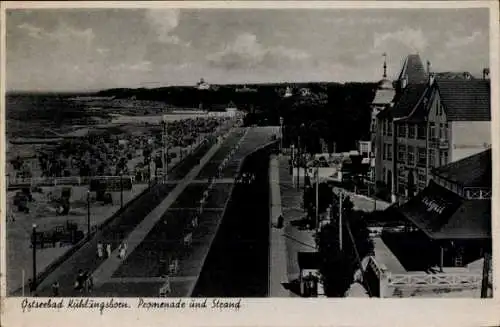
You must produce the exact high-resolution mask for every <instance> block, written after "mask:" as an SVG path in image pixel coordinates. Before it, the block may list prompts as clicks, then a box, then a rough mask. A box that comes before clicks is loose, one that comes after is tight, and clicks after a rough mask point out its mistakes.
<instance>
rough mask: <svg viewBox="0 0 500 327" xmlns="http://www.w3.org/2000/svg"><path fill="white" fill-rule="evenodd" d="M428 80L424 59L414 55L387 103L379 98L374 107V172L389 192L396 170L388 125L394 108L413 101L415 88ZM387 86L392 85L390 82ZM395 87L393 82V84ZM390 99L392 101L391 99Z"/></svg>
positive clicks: (406, 59)
mask: <svg viewBox="0 0 500 327" xmlns="http://www.w3.org/2000/svg"><path fill="white" fill-rule="evenodd" d="M384 66H385V65H384ZM426 78H427V73H426V72H425V69H424V66H423V64H422V60H421V59H420V56H419V55H418V54H410V55H408V56H407V57H406V58H405V60H404V61H403V65H402V68H401V71H400V73H399V75H398V79H397V81H395V83H394V86H395V87H394V88H393V89H392V90H391V92H390V93H389V92H387V91H386V92H387V93H386V94H385V95H386V97H385V101H380V100H377V97H375V100H374V101H373V102H374V103H373V104H372V142H373V152H374V160H373V161H372V166H373V168H372V171H373V172H374V173H372V175H374V176H373V178H374V179H375V182H376V183H375V184H380V183H382V184H385V185H386V186H387V187H388V188H389V191H391V190H392V188H391V186H392V171H393V167H392V166H393V164H392V158H393V152H394V151H395V150H394V142H393V137H394V134H393V128H392V124H388V122H389V121H392V120H391V113H392V110H393V109H392V108H393V107H394V105H395V103H397V102H400V100H401V101H406V102H408V101H410V102H411V101H413V100H412V99H411V97H412V96H413V93H415V92H414V91H415V90H414V85H415V84H419V83H422V82H423V81H425V80H426ZM386 85H388V84H387V83H386ZM391 86H392V83H391ZM403 95H405V96H404V97H403ZM389 99H390V100H389Z"/></svg>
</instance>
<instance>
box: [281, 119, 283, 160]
mask: <svg viewBox="0 0 500 327" xmlns="http://www.w3.org/2000/svg"><path fill="white" fill-rule="evenodd" d="M282 152H283V117H280V153H282Z"/></svg>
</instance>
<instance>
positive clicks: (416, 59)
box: [398, 54, 427, 84]
mask: <svg viewBox="0 0 500 327" xmlns="http://www.w3.org/2000/svg"><path fill="white" fill-rule="evenodd" d="M405 76H407V78H408V84H414V83H422V82H425V81H426V80H427V73H426V72H425V69H424V65H423V64H422V60H421V59H420V56H419V55H418V54H411V55H408V56H407V57H406V59H405V61H404V63H403V67H402V68H401V72H400V73H399V78H398V80H402V79H403V78H404V77H405Z"/></svg>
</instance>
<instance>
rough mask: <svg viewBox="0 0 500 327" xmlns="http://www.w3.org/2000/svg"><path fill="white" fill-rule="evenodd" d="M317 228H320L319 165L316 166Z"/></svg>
mask: <svg viewBox="0 0 500 327" xmlns="http://www.w3.org/2000/svg"><path fill="white" fill-rule="evenodd" d="M316 230H319V167H318V166H316Z"/></svg>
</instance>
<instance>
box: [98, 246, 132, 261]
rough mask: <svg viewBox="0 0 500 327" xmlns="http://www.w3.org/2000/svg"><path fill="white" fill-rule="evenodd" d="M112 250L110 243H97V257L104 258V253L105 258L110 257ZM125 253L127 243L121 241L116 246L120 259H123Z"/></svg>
mask: <svg viewBox="0 0 500 327" xmlns="http://www.w3.org/2000/svg"><path fill="white" fill-rule="evenodd" d="M112 252H113V250H112V248H111V243H106V244H103V243H101V242H98V243H97V257H98V258H99V259H102V258H104V254H106V258H110V257H111V253H112ZM126 253H127V243H121V244H120V246H119V247H118V257H119V258H120V259H124V258H125V255H126Z"/></svg>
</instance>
